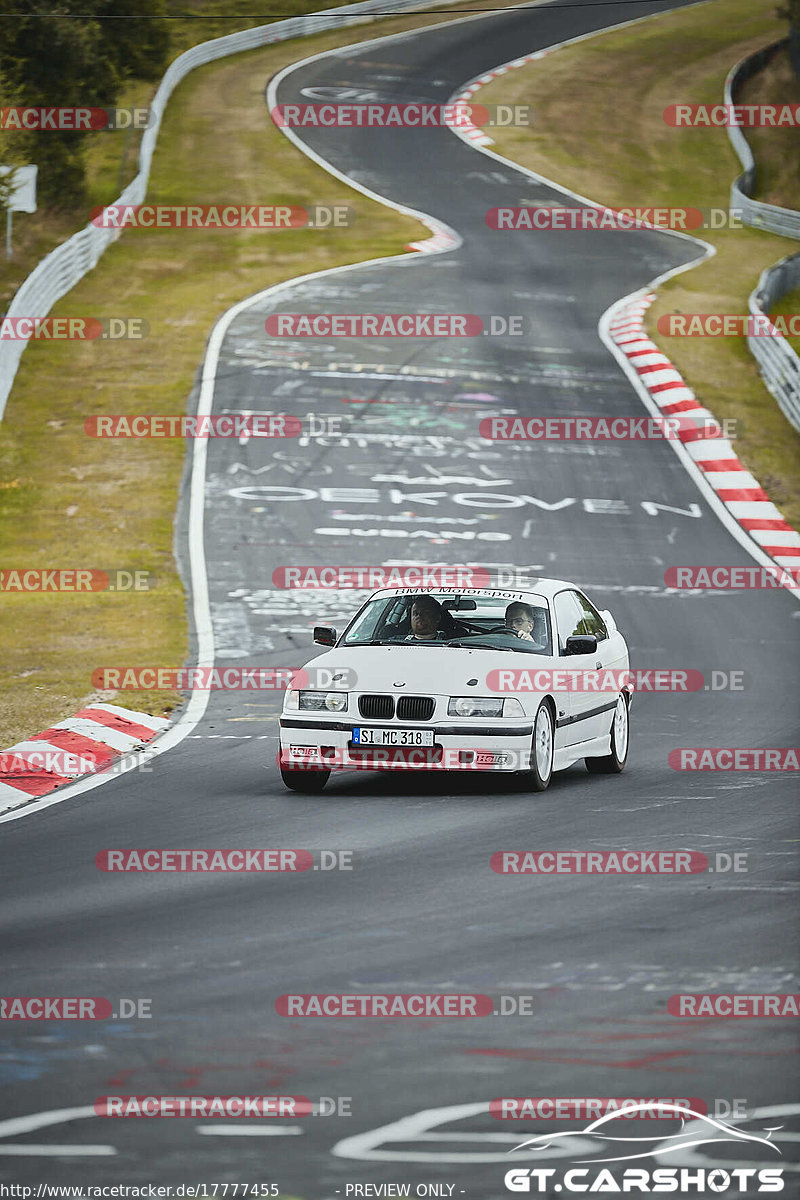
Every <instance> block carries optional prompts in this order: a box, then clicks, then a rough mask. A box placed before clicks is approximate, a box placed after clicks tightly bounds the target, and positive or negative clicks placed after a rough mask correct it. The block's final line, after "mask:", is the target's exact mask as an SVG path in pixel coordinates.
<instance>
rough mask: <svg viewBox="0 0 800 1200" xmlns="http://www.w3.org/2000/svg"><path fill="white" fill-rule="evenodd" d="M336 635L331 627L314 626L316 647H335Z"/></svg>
mask: <svg viewBox="0 0 800 1200" xmlns="http://www.w3.org/2000/svg"><path fill="white" fill-rule="evenodd" d="M337 637H338V634H337V633H336V630H335V629H334V628H333V626H332V625H315V626H314V641H315V642H316V643H317V645H318V646H335V645H336V638H337Z"/></svg>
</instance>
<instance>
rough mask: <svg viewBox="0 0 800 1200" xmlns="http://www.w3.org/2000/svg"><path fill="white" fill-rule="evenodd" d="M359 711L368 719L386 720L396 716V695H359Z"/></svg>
mask: <svg viewBox="0 0 800 1200" xmlns="http://www.w3.org/2000/svg"><path fill="white" fill-rule="evenodd" d="M358 711H359V712H360V713H361V716H362V717H367V719H368V720H380V721H385V720H387V719H388V718H390V717H393V716H394V696H359V697H358Z"/></svg>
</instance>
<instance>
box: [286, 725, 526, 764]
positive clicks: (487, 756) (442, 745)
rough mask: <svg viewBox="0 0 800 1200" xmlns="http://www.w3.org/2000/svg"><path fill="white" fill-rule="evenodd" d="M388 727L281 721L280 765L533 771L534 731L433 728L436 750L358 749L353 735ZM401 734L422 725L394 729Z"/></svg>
mask: <svg viewBox="0 0 800 1200" xmlns="http://www.w3.org/2000/svg"><path fill="white" fill-rule="evenodd" d="M356 727H359V728H362V729H365V728H375V729H382V728H386V727H387V726H386V723H384V724H383V725H381V724H380V723H375V722H369V721H352V720H335V721H321V720H313V719H312V720H309V719H306V718H303V717H299V718H298V717H286V716H284V717H281V720H280V746H281V748H280V756H279V765H280V766H281V767H284V768H294V769H299V770H302V769H303V768H307V769H309V770H320V769H325V770H331V771H348V770H349V771H358V770H362V771H413V770H417V771H420V770H423V771H503V772H513V771H524V770H527V769H528V768H529V767H530V752H531V740H532V737H533V725H532V723H531V722H530V721H529V720H523V721H520V722H519V723H513V722H509V721H498V722H497V724H496V725H488V724H487V723H486V722H484V723H482V724H481V723H478V722H473V723H467V722H465V723H463V724H458V725H455V724H445V723H441V724H432V725H430V726H428V727H427V728H430V729H431V730H432V732H433V745H432V746H354V745H353V729H354V728H356ZM391 727H392V728H393V729H394V728H397V729H398V730H403V729H405V728H408V729H419V728H420V727H421V726H420V725H419V724H418V725H408V726H406V725H399V724H398V725H395V723H394V722H392V723H391Z"/></svg>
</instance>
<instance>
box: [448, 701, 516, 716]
mask: <svg viewBox="0 0 800 1200" xmlns="http://www.w3.org/2000/svg"><path fill="white" fill-rule="evenodd" d="M504 703H505V701H504V700H503V697H502V696H451V697H450V699H449V701H448V703H447V715H448V716H449V717H502V715H503V704H504Z"/></svg>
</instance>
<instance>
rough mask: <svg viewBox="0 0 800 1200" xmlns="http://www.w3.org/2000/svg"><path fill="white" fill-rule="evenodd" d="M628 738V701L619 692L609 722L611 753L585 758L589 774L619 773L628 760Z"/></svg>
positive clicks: (629, 738)
mask: <svg viewBox="0 0 800 1200" xmlns="http://www.w3.org/2000/svg"><path fill="white" fill-rule="evenodd" d="M630 740H631V737H630V717H629V713H628V701H627V700H626V698H625V696H624V695H623V694H622V693H620V695H619V696H618V698H617V707H616V709H615V710H614V720H613V721H612V722H611V753H610V754H605V755H603V757H602V758H585V759H584V760H583V761H584V762H585V763H586V770H587V771H588V772H589V773H590V775H619V773H620V771H622V770H624V768H625V763H626V762H627V761H628V746H629V745H630Z"/></svg>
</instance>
